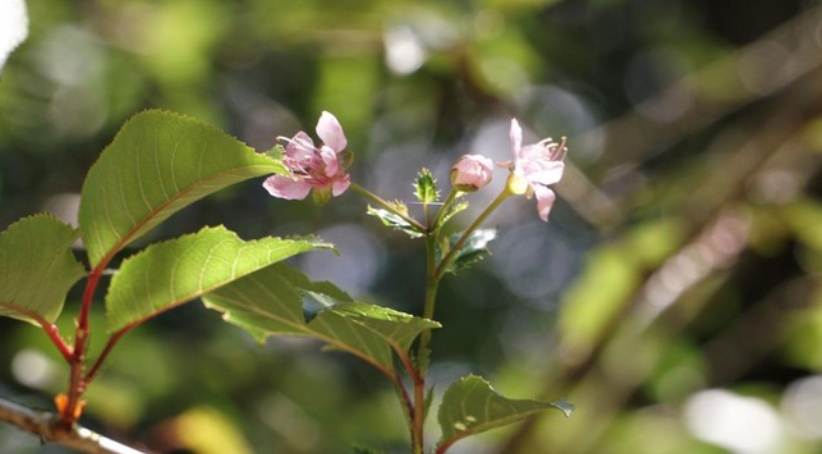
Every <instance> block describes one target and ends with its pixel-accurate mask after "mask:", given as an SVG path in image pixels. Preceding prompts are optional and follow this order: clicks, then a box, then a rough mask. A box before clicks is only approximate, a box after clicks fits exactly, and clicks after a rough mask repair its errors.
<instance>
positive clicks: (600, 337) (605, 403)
mask: <svg viewBox="0 0 822 454" xmlns="http://www.w3.org/2000/svg"><path fill="white" fill-rule="evenodd" d="M820 15H822V9H820V8H816V9H813V10H810V11H808V12H807V13H805V14H803V15H802V16H801V17H799V18H797V19H795V20H793V21H791V22H790V23H788V24H786V25H784V26H782V27H780V29H778V30H776V31H775V32H773V33H771V34H769V35H767V36H766V37H764V38H763V39H761V40H760V41H758V42H757V43H754V44H752V45H751V46H749V47H747V48H745V49H742V50H740V51H739V52H736V53H734V54H733V55H732V56H730V57H729V58H727V59H726V60H723V61H722V62H719V63H717V64H715V65H712V66H710V67H708V68H706V69H705V70H702V71H698V72H697V73H695V74H693V75H691V76H689V77H687V78H686V79H684V80H683V81H682V82H680V83H679V84H678V86H677V87H672V88H671V89H670V90H668V91H666V92H664V93H663V94H662V95H661V96H660V98H658V99H655V100H652V101H649V102H650V103H653V102H662V100H663V99H664V98H665V96H668V93H669V92H670V91H671V90H682V89H689V90H690V89H693V88H694V87H702V86H705V84H707V83H708V82H709V80H723V81H726V82H728V81H737V83H738V86H736V87H734V86H733V85H732V84H728V85H725V87H726V88H725V89H726V90H727V91H726V92H724V93H723V95H724V96H721V97H719V98H717V99H715V100H710V99H700V100H699V102H695V103H694V104H693V105H692V107H691V110H689V111H688V113H686V114H685V115H683V116H682V117H681V118H680V119H679V120H676V121H674V122H673V123H664V122H660V123H656V124H654V122H652V121H650V120H649V119H647V118H643V117H642V116H641V115H639V114H637V113H632V114H629V115H626V116H625V117H623V118H621V119H619V120H616V121H614V122H612V123H610V124H608V125H605V126H604V132H603V131H600V133H604V134H605V135H606V137H608V138H609V139H610V140H609V143H608V145H607V150H608V154H607V155H606V156H605V161H607V162H604V163H603V168H606V169H607V168H613V167H614V166H616V165H618V164H620V163H622V164H624V163H630V162H633V163H634V164H636V163H637V162H641V161H645V160H647V159H649V158H651V157H652V156H653V155H655V154H656V153H659V152H661V151H664V150H668V149H670V147H672V146H673V145H675V144H676V143H678V142H680V141H681V140H683V139H684V138H685V137H687V136H689V135H692V134H695V133H696V132H698V131H700V130H702V129H704V128H705V127H707V126H709V125H711V124H715V123H716V122H717V121H719V120H721V119H728V118H729V115H730V114H731V113H733V112H734V111H736V110H738V109H739V108H740V107H742V106H744V105H747V104H752V103H754V102H760V103H761V104H759V105H757V106H756V108H755V109H752V110H750V111H749V112H746V115H742V116H739V117H735V118H733V120H732V121H731V122H730V123H729V124H727V125H725V126H724V127H723V128H722V129H721V130H719V131H718V132H716V133H712V134H713V136H712V137H711V142H710V144H709V145H708V146H707V148H706V150H707V151H706V152H705V154H704V155H705V159H706V160H708V162H709V164H708V165H707V166H705V168H706V169H707V170H709V171H708V172H702V173H700V172H694V173H690V172H687V171H683V169H682V168H679V169H676V172H677V173H676V174H673V175H668V176H662V177H661V178H664V179H668V180H669V181H668V183H667V184H669V185H671V184H674V183H672V181H674V180H675V179H679V180H681V181H680V182H679V183H675V184H679V185H683V184H684V185H686V186H687V187H689V188H691V189H690V190H689V191H685V193H683V194H682V196H681V197H680V198H677V199H676V200H672V201H670V202H671V203H669V204H668V205H666V212H667V213H670V214H669V216H670V217H674V218H676V219H677V220H680V221H683V222H684V224H685V226H686V227H687V229H688V231H687V232H686V239H685V241H684V243H683V244H681V245H680V247H679V248H678V249H677V250H676V251H674V252H673V253H672V254H670V255H669V256H668V258H667V259H666V260H664V261H663V263H661V264H660V265H659V266H658V267H657V268H656V269H650V270H645V271H644V276H643V278H642V279H641V280H640V282H639V283H638V285H636V287H635V288H634V289H633V291H632V294H631V295H630V296H629V297H628V298H626V299H625V300H624V301H622V302H621V303H620V307H619V309H618V310H616V311H615V312H614V313H613V314H611V315H610V316H609V317H608V319H607V321H606V323H605V325H604V326H603V327H602V328H601V329H600V331H599V332H598V333H597V336H596V338H595V339H594V343H593V345H592V346H591V347H590V348H589V349H587V350H586V351H585V352H583V353H582V354H579V355H577V356H576V357H575V358H573V359H572V360H571V361H565V360H558V361H556V362H557V364H555V367H554V368H550V367H549V368H548V369H549V370H551V376H550V377H547V378H546V379H545V380H542V381H543V382H544V383H545V387H544V395H545V396H556V395H557V393H560V394H563V395H567V394H575V395H577V396H586V395H587V396H589V397H587V398H588V399H589V400H588V402H595V403H596V408H594V409H592V410H591V411H592V413H595V414H596V415H595V416H589V419H588V423H587V425H585V427H584V431H585V432H584V434H583V433H579V432H578V431H577V429H579V427H576V428H571V429H569V431H568V432H569V433H568V434H565V435H561V436H559V437H560V439H559V440H557V439H553V441H552V443H553V445H552V448H553V449H555V450H556V452H563V453H566V454H569V453H582V452H597V442H598V440H599V439H600V438H601V436H602V435H603V433H604V432H605V431H606V430H607V428H608V427H609V425H610V424H611V423H613V422H614V421H613V419H612V418H614V417H615V416H616V415H617V412H618V411H620V409H621V408H622V407H623V406H624V405H626V403H627V402H628V400H629V398H630V397H631V396H632V394H633V393H634V392H635V391H636V389H637V387H638V386H640V385H641V383H642V382H643V380H644V379H645V378H646V377H647V374H648V373H649V367H651V365H649V364H645V363H643V361H640V360H639V359H638V356H640V353H639V352H640V351H642V349H643V345H648V344H650V342H649V340H653V339H654V338H655V337H659V336H660V335H661V336H665V335H666V334H665V333H668V334H670V333H677V332H679V331H682V330H683V329H684V328H685V327H686V326H687V325H688V323H690V322H691V321H692V320H693V318H694V317H696V315H697V314H698V313H699V312H700V311H701V310H702V309H704V307H703V306H700V305H699V304H697V305H694V304H693V301H691V300H692V299H690V300H689V298H686V297H683V295H686V294H687V293H688V292H691V291H693V290H694V289H696V288H697V286H698V285H700V284H704V283H705V282H706V281H708V280H710V279H712V278H716V279H714V280H717V282H716V283H715V284H718V285H721V283H722V282H723V281H724V280H726V279H727V277H728V275H729V274H730V273H728V272H727V271H726V270H728V269H729V268H730V267H732V266H733V265H734V264H735V263H736V262H737V261H738V260H739V259H740V258H741V257H742V255H743V254H744V253H745V252H746V251H748V234H749V231H748V228H749V226H747V224H748V223H749V222H750V220H749V219H746V216H747V214H748V211H749V209H750V206H751V205H752V204H755V203H756V202H757V201H756V200H753V199H754V198H755V197H752V193H753V192H756V191H755V190H753V191H752V188H755V187H756V185H757V184H758V183H759V182H758V179H760V177H761V176H762V175H764V174H766V173H769V172H772V171H774V170H778V171H784V172H787V173H789V174H790V175H791V177H792V178H791V180H792V181H793V183H794V186H795V187H794V189H793V193H792V194H791V197H792V198H796V197H799V196H801V194H802V191H803V190H807V185H808V184H809V183H810V182H811V180H812V178H814V176H815V175H817V174H818V173H819V169H820V167H822V162H820V161H822V159H820V156H819V155H818V154H812V153H809V152H808V151H809V145H808V144H804V143H803V137H802V134H803V132H804V128H805V126H806V125H807V124H808V122H810V121H813V120H814V119H816V118H818V115H819V114H820V112H819V110H818V106H819V100H820V99H822V84H820V83H819V81H820V80H822V78H821V77H820V72H821V71H820V67H822V53H820V51H819V50H820V49H819V47H820V43H818V42H817V41H816V39H818V38H817V37H816V36H815V34H814V30H815V29H814V27H817V26H818V23H819V18H820ZM768 46H777V47H778V48H780V49H782V50H784V51H785V52H786V53H785V54H784V55H783V57H784V59H785V61H784V62H783V63H782V64H784V65H788V63H787V62H790V63H791V64H790V65H788V66H789V68H788V69H785V70H784V71H783V72H782V73H780V76H779V77H775V76H774V75H773V71H774V70H775V69H776V68H774V66H773V65H774V64H775V63H774V62H772V61H770V60H768V59H763V60H761V61H760V62H759V64H760V65H764V64H765V63H767V64H768V65H770V66H767V67H764V66H762V67H759V66H757V65H755V64H752V61H754V60H755V59H756V58H759V57H762V52H766V51H767V49H766V48H767V47H768ZM757 55H758V56H759V57H757ZM777 66H778V65H777ZM746 71H748V72H747V73H745V72H746ZM757 71H759V72H757ZM743 76H744V77H747V78H749V79H753V80H760V81H761V83H762V85H761V86H760V88H761V89H760V90H753V89H751V88H750V87H744V86H743V85H744V84H740V83H739V78H740V77H743ZM570 176H571V178H570V181H568V184H564V185H562V186H560V192H561V193H562V194H563V196H564V197H565V198H566V199H567V200H569V202H570V203H571V204H572V205H573V206H574V208H575V209H577V208H580V207H581V211H582V213H581V214H582V215H583V216H584V217H585V218H586V219H588V220H589V221H592V222H593V223H594V224H596V225H597V226H599V227H600V228H606V229H607V228H613V227H619V226H624V225H623V222H624V215H623V213H625V212H626V210H625V208H626V207H630V203H631V201H630V200H629V199H630V198H631V196H633V195H634V194H631V193H628V194H624V195H622V196H621V197H619V200H617V198H612V197H606V195H605V194H606V192H605V191H603V190H602V189H601V188H600V187H598V186H597V184H596V183H595V181H596V179H597V177H596V176H594V177H593V178H592V179H589V178H588V177H586V176H583V175H582V174H581V172H580V171H579V170H578V169H576V168H572V169H571V173H570ZM657 178H660V176H657ZM564 183H565V182H564ZM563 188H564V190H562V189H563ZM603 197H606V198H607V200H606V201H607V202H608V203H607V204H602V203H596V202H597V200H598V199H602V198H603ZM760 202H761V201H760ZM765 202H766V203H768V202H769V201H767V200H765ZM776 203H785V201H784V200H782V201H777V202H776ZM602 207H605V208H608V209H607V210H604V209H601V208H602ZM618 207H621V208H622V209H617V208H618ZM695 252H698V254H696V253H695ZM694 257H697V258H699V259H700V260H701V262H700V260H696V261H695V260H694ZM706 257H707V258H706ZM683 261H689V263H688V265H689V267H688V268H687V269H688V271H689V273H683V272H681V271H682V270H679V269H677V266H678V265H677V263H680V264H681V263H682V262H683ZM694 265H697V267H696V268H694V267H693V266H694ZM695 269H696V271H694V270H695ZM683 275H685V276H690V277H686V278H683V277H682V276H683ZM671 277H676V279H671ZM671 282H676V283H677V286H676V288H671ZM661 284H665V285H661ZM655 286H656V290H660V288H661V289H662V291H661V292H660V291H656V293H655ZM768 290H772V289H764V291H766V292H767V291H768ZM714 291H715V288H714V290H713V291H711V290H709V293H710V294H713V293H714ZM769 293H770V292H769ZM752 297H754V298H758V299H757V300H756V302H755V303H754V304H752V305H749V307H748V308H747V309H746V313H745V315H743V316H742V318H741V319H740V320H739V322H738V323H737V324H736V325H734V326H733V328H732V329H731V331H728V332H727V333H723V334H719V335H717V336H716V338H715V339H713V340H711V341H709V342H708V344H707V345H706V346H705V347H706V350H705V351H704V352H703V354H704V355H706V356H707V358H708V361H709V363H710V365H711V366H715V367H719V366H722V368H724V369H723V370H722V371H718V370H713V369H712V370H711V374H712V376H711V377H710V382H711V383H716V382H720V383H723V382H725V381H726V380H728V379H729V377H737V378H738V376H739V375H740V374H741V373H742V371H744V370H746V369H747V368H749V367H751V365H752V364H753V362H754V361H756V360H757V359H760V358H761V357H762V355H764V353H765V352H767V351H770V350H771V349H773V348H774V346H775V345H776V343H777V342H778V341H779V336H768V337H767V338H763V339H759V341H758V342H756V343H754V345H750V338H751V336H752V335H754V333H760V332H762V330H763V326H768V327H774V326H776V325H778V324H779V323H780V322H781V321H783V320H784V319H785V317H788V316H789V314H788V313H786V311H784V310H778V309H780V308H777V307H776V306H775V302H774V297H773V296H767V295H764V296H752ZM708 298H709V295H707V296H706V295H703V296H702V297H701V298H697V299H698V300H700V303H705V304H710V301H709V300H708ZM686 306H687V307H686ZM782 309H784V308H782ZM765 331H767V329H765ZM740 342H741V343H742V344H745V345H748V346H749V347H750V348H747V350H745V351H744V352H743V356H742V357H740V358H734V360H735V361H732V363H733V364H731V365H730V370H727V367H725V366H726V365H725V360H724V359H722V358H726V357H727V356H728V354H729V352H728V350H727V347H728V346H729V345H730V346H733V345H737V344H739V343H740ZM732 353H733V354H739V352H738V351H736V350H735V351H734V352H732ZM615 361H616V363H615ZM617 363H618V364H619V365H620V367H619V371H618V372H619V373H616V372H617V371H616V370H615V369H614V367H615V364H617ZM604 393H606V394H604ZM591 396H593V397H591ZM572 400H573V399H572ZM537 423H538V419H537V418H535V419H533V420H530V421H528V422H527V423H525V424H523V425H521V426H520V427H519V428H518V430H517V431H516V432H514V433H513V434H511V436H510V437H508V438H507V440H506V441H505V442H504V443H503V444H502V445H501V447H500V449H499V450H498V451H497V452H499V453H501V454H515V453H519V452H525V450H526V449H528V450H533V449H534V448H535V446H537V445H536V444H534V443H531V442H533V441H535V440H534V439H533V437H532V435H533V434H534V429H535V428H536V427H537ZM541 448H543V449H544V448H545V446H542V447H541ZM540 452H548V451H542V450H540Z"/></svg>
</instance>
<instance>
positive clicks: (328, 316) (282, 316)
mask: <svg viewBox="0 0 822 454" xmlns="http://www.w3.org/2000/svg"><path fill="white" fill-rule="evenodd" d="M333 288H335V287H333V285H332V284H330V283H328V282H312V281H310V280H309V279H308V278H307V277H306V276H305V275H304V274H303V273H301V272H299V271H297V270H295V269H293V268H291V267H289V266H286V265H284V264H278V265H274V266H271V267H268V268H265V269H263V270H260V271H258V272H256V273H254V274H251V275H249V276H247V277H245V278H243V279H240V280H238V281H236V282H234V283H232V284H230V285H227V286H225V287H223V288H221V289H218V290H216V291H214V292H211V293H209V294H208V295H205V296H204V297H203V301H204V302H205V304H206V307H208V308H210V309H214V310H217V311H219V312H222V313H223V314H224V315H223V318H224V319H225V320H226V321H228V322H229V323H233V324H235V325H237V326H239V327H241V328H243V329H245V330H246V331H248V332H249V333H251V335H252V336H254V337H255V338H256V339H257V340H258V341H260V342H263V341H264V340H265V339H266V338H267V337H269V336H304V337H312V338H316V339H319V340H322V341H323V342H326V343H327V344H328V346H329V347H331V348H333V349H337V350H342V351H346V352H349V353H351V354H353V355H355V356H357V357H359V358H361V359H363V360H364V361H366V362H368V363H369V364H371V365H373V366H375V367H376V368H378V369H380V370H381V371H382V372H383V373H385V374H386V375H389V376H390V377H392V378H396V375H395V371H394V364H393V357H392V355H391V349H392V348H407V346H408V345H410V343H411V341H413V339H414V337H416V335H417V334H419V333H420V332H421V331H422V330H424V329H429V328H433V327H436V326H439V325H438V324H437V323H436V322H431V321H428V320H423V319H419V318H416V317H412V316H410V315H407V314H403V313H401V312H397V311H394V310H392V309H388V308H383V307H378V306H371V305H368V304H365V303H358V302H342V303H339V304H336V305H334V306H332V307H330V308H328V309H326V310H321V311H320V312H319V313H317V315H316V316H315V317H313V318H312V319H311V320H310V321H308V322H307V321H306V319H305V317H304V313H303V310H304V307H303V304H304V299H305V297H306V295H310V296H312V297H313V298H316V297H317V295H323V296H325V297H328V298H330V299H332V300H333V299H336V297H335V295H333V294H332V293H338V294H340V293H342V292H341V291H339V290H331V289H333Z"/></svg>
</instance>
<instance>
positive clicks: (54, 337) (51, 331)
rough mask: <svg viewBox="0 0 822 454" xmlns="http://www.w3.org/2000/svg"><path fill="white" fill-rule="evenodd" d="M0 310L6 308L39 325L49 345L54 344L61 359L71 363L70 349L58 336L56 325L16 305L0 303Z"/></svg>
mask: <svg viewBox="0 0 822 454" xmlns="http://www.w3.org/2000/svg"><path fill="white" fill-rule="evenodd" d="M0 308H6V309H10V310H12V311H15V312H19V313H20V314H22V315H24V316H26V317H28V318H30V319H32V320H34V321H35V322H37V324H38V325H40V327H41V328H43V331H45V333H46V335H47V336H48V337H49V340H51V343H52V344H54V346H55V347H57V350H59V351H60V354H61V355H63V358H65V360H66V361H68V362H69V363H71V348H70V347H69V346H68V344H66V341H64V340H63V337H62V336H60V330H59V329H58V328H57V325H55V324H53V323H49V321H48V320H46V319H44V318H43V317H42V316H41V315H40V314H38V313H37V312H35V311H30V310H27V309H25V308H23V307H20V306H18V305H16V304H9V303H3V302H0Z"/></svg>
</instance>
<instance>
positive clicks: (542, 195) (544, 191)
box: [531, 184, 557, 222]
mask: <svg viewBox="0 0 822 454" xmlns="http://www.w3.org/2000/svg"><path fill="white" fill-rule="evenodd" d="M531 188H532V189H533V190H534V196H535V197H536V199H537V213H539V218H540V219H542V220H543V221H545V222H548V213H550V212H551V208H552V207H553V206H554V201H555V200H556V199H557V195H556V194H554V191H552V190H550V189H548V188H547V187H545V186H542V185H538V184H535V185H532V186H531Z"/></svg>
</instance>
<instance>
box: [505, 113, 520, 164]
mask: <svg viewBox="0 0 822 454" xmlns="http://www.w3.org/2000/svg"><path fill="white" fill-rule="evenodd" d="M508 135H509V136H511V150H512V151H513V152H514V158H518V157H519V152H520V150H521V149H522V128H521V127H520V126H519V122H518V121H517V119H516V118H512V119H511V130H510V131H509V132H508Z"/></svg>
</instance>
